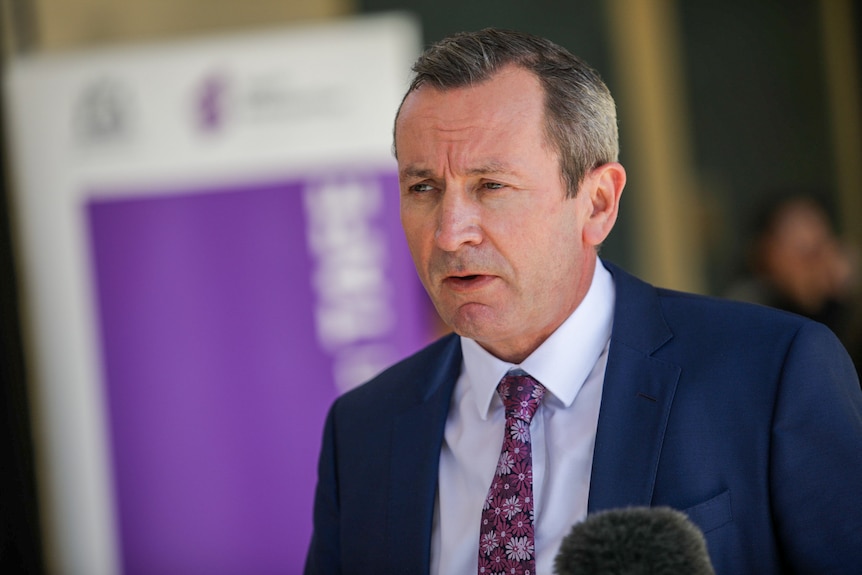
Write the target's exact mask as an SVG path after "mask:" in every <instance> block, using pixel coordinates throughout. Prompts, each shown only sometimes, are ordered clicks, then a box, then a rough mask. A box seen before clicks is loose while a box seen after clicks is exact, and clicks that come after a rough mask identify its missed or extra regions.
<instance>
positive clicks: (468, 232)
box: [435, 189, 482, 252]
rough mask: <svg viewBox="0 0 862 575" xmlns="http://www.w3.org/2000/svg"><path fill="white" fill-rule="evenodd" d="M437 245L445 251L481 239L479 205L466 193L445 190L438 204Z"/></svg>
mask: <svg viewBox="0 0 862 575" xmlns="http://www.w3.org/2000/svg"><path fill="white" fill-rule="evenodd" d="M435 240H436V242H437V246H438V247H439V248H440V249H441V250H443V251H447V252H455V251H458V249H459V248H461V247H463V246H465V245H478V244H479V243H481V241H482V226H481V218H480V206H479V205H478V204H477V203H476V201H475V199H474V198H471V197H470V196H469V195H468V194H467V193H464V192H461V191H456V190H452V189H449V190H446V192H444V194H443V198H442V200H441V202H440V205H439V214H438V221H437V232H436V234H435Z"/></svg>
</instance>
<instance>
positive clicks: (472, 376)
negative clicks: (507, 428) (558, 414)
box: [461, 260, 616, 419]
mask: <svg viewBox="0 0 862 575" xmlns="http://www.w3.org/2000/svg"><path fill="white" fill-rule="evenodd" d="M598 264H599V265H597V266H596V271H595V273H594V274H593V280H592V282H591V284H590V289H589V290H588V291H587V295H586V296H585V297H584V299H583V301H582V302H581V303H580V305H578V307H577V308H576V309H575V311H574V312H572V314H571V315H570V316H569V317H568V318H567V319H566V320H565V321H564V322H563V323H562V325H560V327H558V328H557V329H556V330H555V331H554V333H552V334H551V335H550V337H548V339H546V340H545V341H544V342H543V343H542V345H540V346H539V347H538V348H537V349H536V350H535V351H534V352H533V353H532V354H530V355H529V357H527V358H526V359H525V360H524V361H523V362H522V363H521V364H519V365H516V364H512V363H508V362H505V361H503V360H501V359H498V358H497V357H495V356H493V355H491V354H490V353H489V352H488V351H486V350H485V349H484V348H483V347H482V346H480V345H479V344H478V343H476V342H475V341H474V340H472V339H468V338H465V337H462V338H461V351H462V353H463V356H464V374H465V375H466V377H467V381H468V385H469V386H470V387H471V389H472V391H473V394H472V395H473V397H474V398H475V401H476V408H477V409H478V410H479V417H481V418H482V419H487V417H488V412H489V410H490V408H491V403H492V402H493V401H494V398H496V397H497V384H498V383H500V380H501V379H502V378H503V376H504V375H506V373H507V372H509V370H511V369H516V368H520V369H523V370H524V371H526V372H527V373H529V374H530V375H531V376H533V377H534V378H535V379H536V380H537V381H539V382H541V383H542V385H544V386H545V388H546V389H547V390H548V391H550V392H551V393H552V394H553V395H554V396H555V397H556V398H557V399H558V400H559V401H561V402H562V403H563V404H564V405H565V406H566V407H569V406H570V405H572V403H574V401H575V398H576V397H577V395H578V392H579V391H580V389H581V386H583V384H584V382H585V381H586V379H587V376H589V374H590V372H591V371H592V370H593V367H594V366H595V364H596V361H598V359H599V356H600V355H601V354H602V352H603V351H604V350H605V348H606V347H607V345H608V341H609V340H610V337H611V327H612V326H613V315H614V301H615V298H616V294H615V289H614V281H613V277H612V276H611V274H610V272H608V270H607V269H605V267H604V266H603V265H601V260H598ZM573 350H574V352H573Z"/></svg>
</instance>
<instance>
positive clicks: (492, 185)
mask: <svg viewBox="0 0 862 575" xmlns="http://www.w3.org/2000/svg"><path fill="white" fill-rule="evenodd" d="M482 187H483V188H485V189H486V190H502V189H503V188H505V187H506V186H505V185H504V184H501V183H500V182H484V183H483V184H482Z"/></svg>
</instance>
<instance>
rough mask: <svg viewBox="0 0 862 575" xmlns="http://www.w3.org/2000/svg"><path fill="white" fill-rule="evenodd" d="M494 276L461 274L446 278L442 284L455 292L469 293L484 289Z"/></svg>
mask: <svg viewBox="0 0 862 575" xmlns="http://www.w3.org/2000/svg"><path fill="white" fill-rule="evenodd" d="M493 279H494V276H489V275H484V274H463V275H451V276H447V277H446V279H444V280H443V284H444V285H445V286H446V287H448V288H449V289H452V290H455V291H471V290H476V289H480V288H482V287H485V285H487V284H488V283H489V282H491V281H493Z"/></svg>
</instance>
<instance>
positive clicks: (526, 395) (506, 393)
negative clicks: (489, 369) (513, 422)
mask: <svg viewBox="0 0 862 575" xmlns="http://www.w3.org/2000/svg"><path fill="white" fill-rule="evenodd" d="M497 393H499V394H500V399H502V400H503V405H504V406H505V407H506V419H511V418H513V417H514V418H515V419H521V420H523V421H526V422H527V423H530V421H532V419H533V415H535V413H536V410H537V409H538V408H539V402H540V401H542V396H543V395H545V386H544V385H542V384H541V383H539V382H538V381H536V380H535V379H533V378H532V377H530V376H529V375H526V374H524V375H506V376H505V377H503V379H502V380H500V384H499V385H498V386H497Z"/></svg>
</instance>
